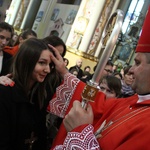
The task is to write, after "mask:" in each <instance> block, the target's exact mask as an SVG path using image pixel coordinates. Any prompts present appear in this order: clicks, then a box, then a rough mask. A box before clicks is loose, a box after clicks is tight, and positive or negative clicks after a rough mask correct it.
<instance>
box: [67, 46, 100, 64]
mask: <svg viewBox="0 0 150 150" xmlns="http://www.w3.org/2000/svg"><path fill="white" fill-rule="evenodd" d="M67 51H68V52H71V53H73V54H75V55H78V56H82V57H83V58H87V59H90V60H92V61H95V62H98V60H99V59H98V58H97V57H94V56H92V55H90V54H87V53H85V52H83V51H81V50H78V49H75V48H72V47H69V46H67Z"/></svg>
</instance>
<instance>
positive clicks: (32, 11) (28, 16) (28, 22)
mask: <svg viewBox="0 0 150 150" xmlns="http://www.w3.org/2000/svg"><path fill="white" fill-rule="evenodd" d="M40 4H41V0H38V1H37V0H30V2H29V5H28V7H27V10H26V13H25V15H24V18H23V21H22V24H21V27H20V30H24V29H27V28H32V25H33V22H34V19H35V17H36V14H37V11H38V9H39V7H40Z"/></svg>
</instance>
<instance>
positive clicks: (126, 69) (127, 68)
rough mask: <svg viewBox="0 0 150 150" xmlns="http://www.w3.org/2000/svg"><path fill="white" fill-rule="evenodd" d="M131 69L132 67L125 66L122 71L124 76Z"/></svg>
mask: <svg viewBox="0 0 150 150" xmlns="http://www.w3.org/2000/svg"><path fill="white" fill-rule="evenodd" d="M131 67H132V66H127V67H125V68H124V69H123V71H124V75H126V74H127V73H128V72H129V70H130V68H131Z"/></svg>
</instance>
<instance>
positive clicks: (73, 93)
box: [0, 8, 150, 150]
mask: <svg viewBox="0 0 150 150" xmlns="http://www.w3.org/2000/svg"><path fill="white" fill-rule="evenodd" d="M149 19H150V8H149V10H148V13H147V16H146V19H145V22H144V25H143V30H142V33H141V37H140V40H139V43H138V45H137V47H136V54H135V59H134V64H133V65H132V66H130V65H128V66H126V67H124V68H123V74H122V72H120V71H117V70H116V71H114V70H113V67H114V64H113V63H112V62H111V61H110V60H108V62H107V63H106V65H105V68H104V70H103V72H102V75H101V79H100V81H99V85H98V86H97V87H96V89H98V93H97V94H96V96H95V99H94V102H88V104H87V107H86V108H83V107H82V105H81V102H82V101H83V97H82V93H83V91H84V90H85V87H86V85H88V82H89V81H90V80H91V79H92V77H93V74H94V71H95V69H96V67H97V65H96V66H95V67H94V68H93V74H92V73H91V67H90V66H85V67H84V69H83V70H82V63H84V62H83V60H82V59H81V58H80V59H77V61H76V64H75V65H74V66H71V67H70V68H68V65H69V60H68V59H67V58H65V54H66V51H67V48H66V45H65V43H64V42H63V40H62V39H61V38H59V37H57V36H47V37H45V38H43V39H39V38H38V37H37V34H36V33H35V32H34V31H32V30H31V29H27V30H25V31H23V32H22V33H21V34H20V35H18V36H17V38H16V39H13V37H14V35H16V33H15V32H14V29H13V27H12V26H11V25H9V24H8V23H5V22H1V23H0V134H1V137H2V138H1V139H0V149H3V150H10V149H11V150H17V149H24V150H29V149H30V150H50V149H54V150H58V149H59V150H63V149H66V150H71V149H72V150H74V149H89V150H90V149H95V150H96V149H97V150H98V149H106V150H109V149H112V150H114V149H118V150H123V149H129V150H132V149H145V150H146V149H150V146H149V143H148V142H149V134H148V133H149V131H150V126H149V121H150V118H149V115H150V114H149V112H150V111H149V109H150V107H149V101H150V100H149V99H150V95H149V93H150V80H149V73H150V46H149V45H150V40H149V38H148V37H149V36H148V35H149V34H150V31H149V26H150V22H149ZM14 40H16V42H14ZM12 41H13V42H12ZM91 90H92V92H93V89H91ZM90 92H91V91H90ZM87 94H91V93H87ZM91 95H92V94H91ZM134 143H136V144H134Z"/></svg>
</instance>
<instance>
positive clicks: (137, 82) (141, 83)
mask: <svg viewBox="0 0 150 150" xmlns="http://www.w3.org/2000/svg"><path fill="white" fill-rule="evenodd" d="M146 56H148V57H150V53H136V56H135V59H134V61H135V63H134V65H133V66H132V67H131V69H130V70H129V72H130V73H132V74H133V83H132V88H133V90H135V91H136V92H137V93H138V94H147V93H150V77H149V75H150V63H148V61H147V57H146Z"/></svg>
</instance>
